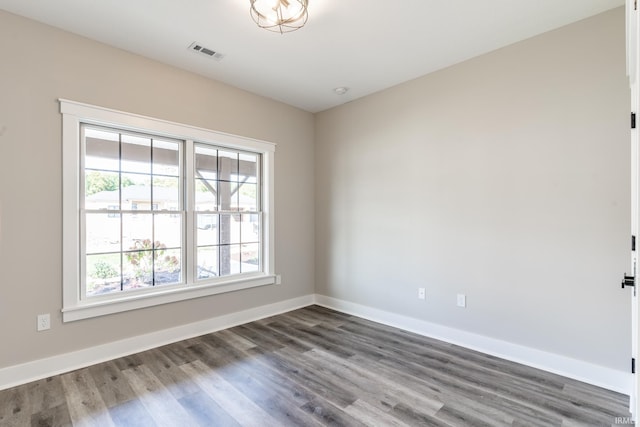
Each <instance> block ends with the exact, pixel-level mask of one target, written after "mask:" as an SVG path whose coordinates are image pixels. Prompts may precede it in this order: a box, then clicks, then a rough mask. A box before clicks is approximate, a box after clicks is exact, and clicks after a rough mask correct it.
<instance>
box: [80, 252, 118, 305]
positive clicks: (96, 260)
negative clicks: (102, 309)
mask: <svg viewBox="0 0 640 427" xmlns="http://www.w3.org/2000/svg"><path fill="white" fill-rule="evenodd" d="M86 270H87V277H86V284H87V296H94V295H103V294H108V293H111V292H119V291H120V280H121V271H120V253H119V252H118V253H113V254H101V255H88V256H87V261H86Z"/></svg>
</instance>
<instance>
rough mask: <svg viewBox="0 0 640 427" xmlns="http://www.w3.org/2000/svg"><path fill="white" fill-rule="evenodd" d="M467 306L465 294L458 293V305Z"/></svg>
mask: <svg viewBox="0 0 640 427" xmlns="http://www.w3.org/2000/svg"><path fill="white" fill-rule="evenodd" d="M466 306H467V296H466V295H465V294H458V307H463V308H464V307H466Z"/></svg>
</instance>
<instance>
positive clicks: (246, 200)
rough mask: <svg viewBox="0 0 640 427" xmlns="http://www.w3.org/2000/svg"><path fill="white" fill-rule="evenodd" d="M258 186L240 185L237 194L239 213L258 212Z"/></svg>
mask: <svg viewBox="0 0 640 427" xmlns="http://www.w3.org/2000/svg"><path fill="white" fill-rule="evenodd" d="M257 192H258V186H257V185H256V184H242V185H240V190H239V191H238V193H239V202H238V203H239V208H240V210H241V211H252V212H255V211H257V210H258V193H257Z"/></svg>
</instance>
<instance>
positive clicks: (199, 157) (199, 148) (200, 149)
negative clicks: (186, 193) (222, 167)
mask: <svg viewBox="0 0 640 427" xmlns="http://www.w3.org/2000/svg"><path fill="white" fill-rule="evenodd" d="M195 150H196V170H195V178H201V179H217V178H218V173H217V172H218V150H216V149H215V148H211V147H207V146H203V145H199V144H198V145H196V146H195Z"/></svg>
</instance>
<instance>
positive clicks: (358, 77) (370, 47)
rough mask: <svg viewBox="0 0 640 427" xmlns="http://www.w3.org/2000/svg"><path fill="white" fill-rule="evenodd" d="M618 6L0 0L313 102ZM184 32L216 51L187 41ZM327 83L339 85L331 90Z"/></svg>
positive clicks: (300, 103) (10, 7) (561, 1)
mask: <svg viewBox="0 0 640 427" xmlns="http://www.w3.org/2000/svg"><path fill="white" fill-rule="evenodd" d="M623 4H624V0H480V1H470V0H396V1H393V2H392V1H388V0H387V1H385V0H309V21H308V23H307V25H306V26H305V27H304V28H302V29H301V30H299V31H295V32H292V33H288V34H284V35H281V34H277V33H271V32H268V31H266V30H263V29H260V28H258V27H257V26H256V25H255V24H254V22H253V21H252V19H251V17H250V15H249V0H133V1H132V0H103V1H97V0H0V9H4V10H6V11H8V12H12V13H15V14H18V15H23V16H26V17H29V18H32V19H34V20H37V21H41V22H44V23H47V24H50V25H53V26H55V27H59V28H62V29H65V30H68V31H71V32H73V33H77V34H80V35H83V36H86V37H88V38H91V39H94V40H98V41H100V42H103V43H106V44H109V45H112V46H116V47H119V48H122V49H125V50H127V51H130V52H134V53H137V54H140V55H143V56H146V57H149V58H152V59H155V60H158V61H161V62H164V63H167V64H171V65H174V66H176V67H180V68H183V69H186V70H190V71H193V72H196V73H198V74H201V75H203V76H206V77H210V78H212V79H215V80H219V81H222V82H225V83H228V84H230V85H232V86H236V87H238V88H242V89H245V90H247V91H250V92H253V93H256V94H260V95H263V96H266V97H269V98H273V99H276V100H279V101H282V102H285V103H287V104H290V105H293V106H296V107H299V108H302V109H304V110H307V111H311V112H318V111H322V110H325V109H328V108H330V107H333V106H336V105H339V104H342V103H345V102H348V101H351V100H353V99H357V98H360V97H362V96H365V95H368V94H371V93H374V92H377V91H379V90H382V89H385V88H388V87H391V86H394V85H396V84H399V83H402V82H404V81H407V80H411V79H414V78H416V77H419V76H422V75H425V74H428V73H430V72H433V71H435V70H438V69H442V68H444V67H447V66H450V65H452V64H455V63H458V62H461V61H464V60H466V59H468V58H471V57H474V56H477V55H480V54H483V53H486V52H489V51H492V50H495V49H497V48H500V47H502V46H506V45H509V44H512V43H515V42H517V41H519V40H523V39H526V38H529V37H532V36H534V35H536V34H540V33H543V32H545V31H549V30H551V29H554V28H558V27H560V26H563V25H566V24H569V23H571V22H575V21H578V20H581V19H584V18H586V17H589V16H591V15H595V14H598V13H600V12H603V11H606V10H608V9H611V8H614V7H617V6H622V5H623ZM621 25H623V23H621ZM194 41H197V42H198V43H201V44H202V45H203V46H205V47H207V48H210V49H212V50H215V51H218V52H220V53H222V54H224V55H225V56H224V58H223V59H222V60H221V61H216V60H213V59H211V58H208V57H205V56H204V55H200V54H196V53H193V52H191V51H189V50H188V49H187V47H188V46H189V45H190V44H191V43H192V42H194ZM338 86H347V87H349V88H350V91H349V92H348V93H347V94H345V95H342V96H339V95H336V94H335V93H334V92H333V88H335V87H338Z"/></svg>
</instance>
